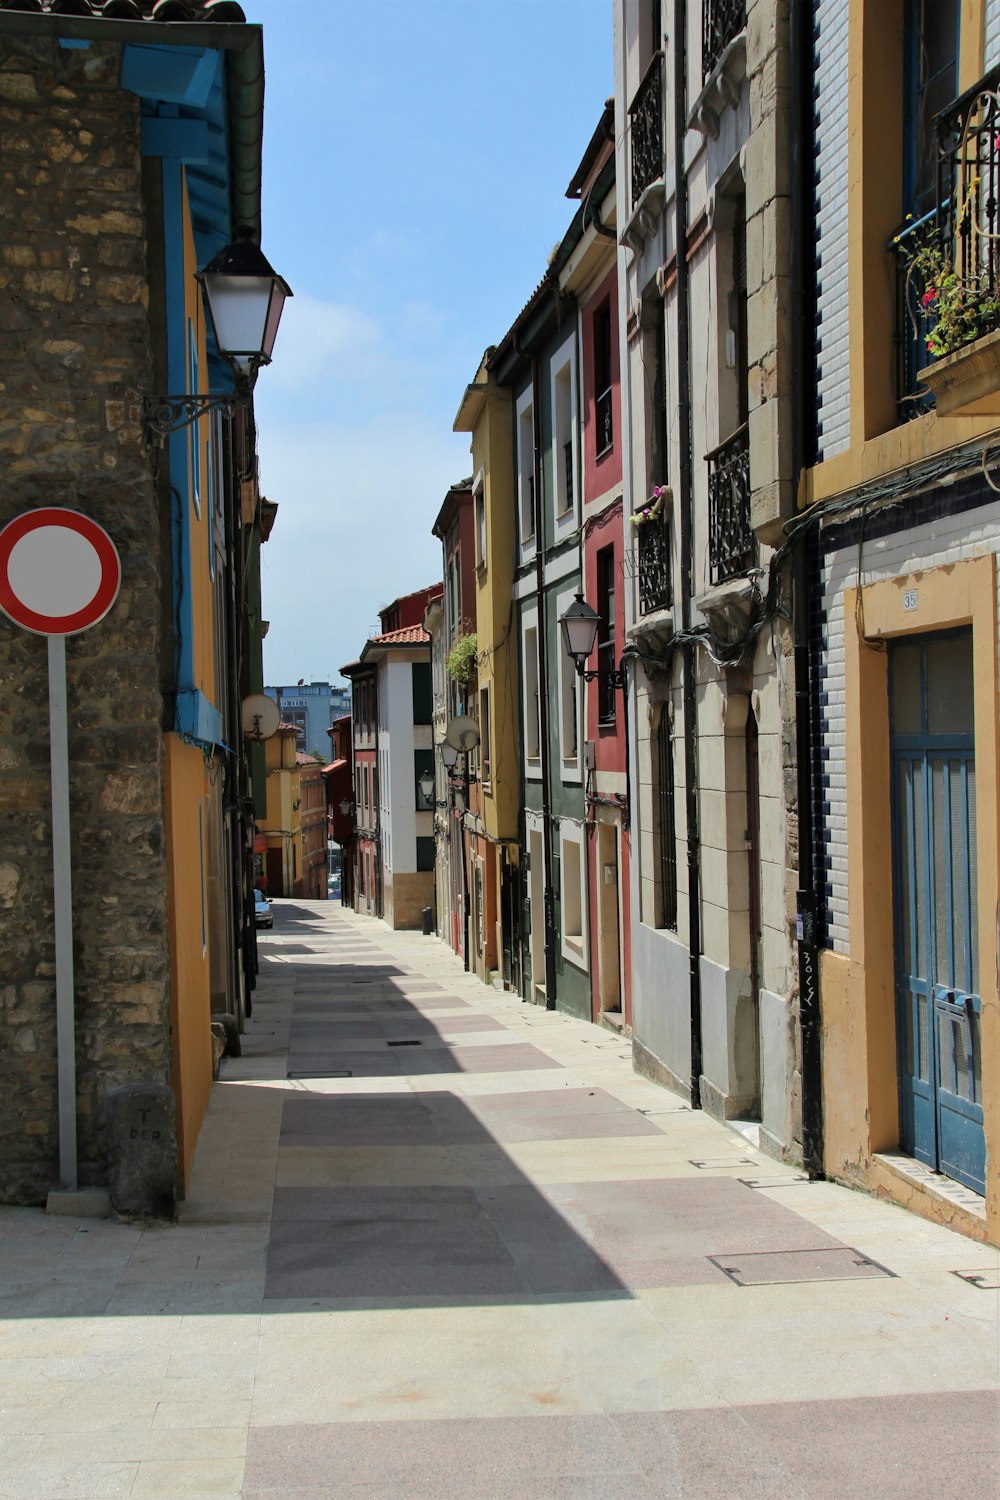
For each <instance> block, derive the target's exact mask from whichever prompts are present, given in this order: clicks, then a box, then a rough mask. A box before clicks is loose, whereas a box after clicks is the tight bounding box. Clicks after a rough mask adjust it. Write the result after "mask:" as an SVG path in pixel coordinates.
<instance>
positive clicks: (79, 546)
mask: <svg viewBox="0 0 1000 1500" xmlns="http://www.w3.org/2000/svg"><path fill="white" fill-rule="evenodd" d="M121 579H122V565H121V560H120V558H119V556H118V551H117V549H116V547H115V544H114V542H113V541H112V540H111V538H110V537H109V536H108V534H107V532H106V531H105V530H104V529H103V527H101V526H98V524H97V522H96V521H92V520H91V519H90V517H89V516H82V515H80V513H79V512H78V511H75V510H63V509H62V508H61V507H59V506H55V505H47V506H42V507H41V508H40V509H38V510H29V511H25V512H24V514H23V515H20V516H16V517H15V518H14V520H13V521H9V522H8V523H7V525H6V526H5V527H4V528H3V530H2V531H0V609H2V610H3V612H4V614H5V615H7V617H8V618H9V619H11V620H13V621H14V624H15V625H20V626H21V627H22V629H24V630H31V631H33V632H34V633H35V634H36V635H76V634H78V633H79V632H80V631H82V630H89V629H90V627H91V625H96V624H97V622H98V621H99V620H103V619H104V616H105V615H106V614H107V612H108V610H109V609H110V608H111V606H112V604H114V602H115V600H116V599H117V597H118V589H119V587H120V586H121Z"/></svg>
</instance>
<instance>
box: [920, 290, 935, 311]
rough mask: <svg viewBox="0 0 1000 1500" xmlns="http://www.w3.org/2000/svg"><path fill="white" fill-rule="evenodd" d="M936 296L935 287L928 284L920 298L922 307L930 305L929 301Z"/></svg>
mask: <svg viewBox="0 0 1000 1500" xmlns="http://www.w3.org/2000/svg"><path fill="white" fill-rule="evenodd" d="M936 296H937V289H936V288H935V287H932V286H929V287H928V288H927V290H926V292H925V293H924V295H923V296H922V297H921V299H920V301H921V305H922V306H924V307H930V305H931V303H932V302H933V301H934V299H935V297H936Z"/></svg>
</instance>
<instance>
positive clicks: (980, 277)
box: [893, 178, 1000, 359]
mask: <svg viewBox="0 0 1000 1500" xmlns="http://www.w3.org/2000/svg"><path fill="white" fill-rule="evenodd" d="M978 181H979V179H978V178H973V180H972V182H971V183H970V186H969V191H968V193H967V194H966V197H965V200H964V202H962V203H961V204H960V205H959V211H958V216H957V220H956V224H955V229H954V235H953V241H952V243H949V244H945V243H944V242H943V240H942V239H941V236H940V233H939V232H938V231H937V228H936V226H935V225H933V224H931V225H929V226H928V227H927V229H926V230H925V231H924V233H923V234H915V235H914V236H913V238H912V239H909V238H907V237H906V236H905V233H904V234H903V235H896V237H895V239H894V241H893V244H894V245H895V246H896V247H898V251H899V254H900V255H901V256H902V258H903V263H904V265H905V266H906V308H907V311H908V312H909V315H910V319H911V321H912V323H913V326H914V328H915V329H916V330H917V332H918V334H919V335H920V336H922V337H923V340H924V346H925V348H926V350H927V352H928V354H931V355H933V356H934V358H935V359H941V358H943V356H944V355H946V354H953V353H954V352H955V350H956V349H961V348H963V347H964V346H965V345H966V344H971V343H972V342H973V341H974V340H975V339H978V338H982V336H983V334H985V333H990V332H992V330H993V329H995V328H997V327H1000V292H998V290H997V286H996V284H995V282H996V279H995V277H994V275H993V267H992V265H991V260H990V257H989V256H988V255H984V256H982V257H979V256H975V257H973V258H972V262H973V269H972V270H971V271H970V272H968V273H967V274H964V275H963V274H960V272H959V271H958V270H957V269H956V266H955V261H954V259H953V256H952V249H953V244H954V242H956V241H957V240H958V239H959V236H960V231H961V227H962V225H963V223H964V222H965V220H966V218H967V217H968V216H969V209H970V204H971V201H972V197H973V193H974V190H975V188H976V186H977V185H978ZM908 217H909V216H908ZM971 227H972V231H973V234H974V235H975V236H976V237H978V238H981V239H985V240H991V239H992V238H993V236H992V235H987V234H985V233H984V232H983V231H982V230H981V229H980V228H979V226H978V225H976V224H975V222H974V221H971ZM918 304H919V308H920V312H919V313H916V312H915V311H914V309H915V308H916V306H917V305H918ZM921 323H924V325H925V326H924V327H923V328H922V327H921Z"/></svg>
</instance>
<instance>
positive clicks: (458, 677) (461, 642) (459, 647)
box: [444, 630, 479, 687]
mask: <svg viewBox="0 0 1000 1500" xmlns="http://www.w3.org/2000/svg"><path fill="white" fill-rule="evenodd" d="M478 666H479V646H478V642H477V640H476V632H475V631H474V630H470V631H467V632H466V634H465V635H460V636H459V638H458V640H457V641H456V642H455V644H454V645H453V646H452V648H451V650H450V651H449V652H448V655H447V656H446V657H445V659H444V669H445V671H446V672H447V673H448V676H449V677H450V678H451V679H452V681H453V682H457V683H458V684H459V685H460V686H461V687H465V686H466V685H467V684H468V683H470V682H471V681H472V679H473V677H475V675H476V671H477V669H478Z"/></svg>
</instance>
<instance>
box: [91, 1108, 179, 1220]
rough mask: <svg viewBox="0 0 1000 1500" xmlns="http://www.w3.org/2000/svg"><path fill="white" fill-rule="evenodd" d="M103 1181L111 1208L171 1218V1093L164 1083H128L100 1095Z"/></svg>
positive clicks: (173, 1152)
mask: <svg viewBox="0 0 1000 1500" xmlns="http://www.w3.org/2000/svg"><path fill="white" fill-rule="evenodd" d="M105 1109H106V1115H107V1143H108V1187H109V1190H110V1193H111V1204H112V1207H113V1208H114V1211H115V1213H116V1214H121V1215H124V1216H126V1217H130V1218H131V1217H136V1218H154V1219H172V1218H173V1215H174V1174H175V1171H176V1155H177V1147H176V1138H175V1133H174V1096H173V1091H172V1090H171V1089H169V1088H168V1087H167V1086H166V1085H165V1084H155V1083H154V1084H149V1083H129V1084H125V1085H124V1086H123V1087H122V1088H117V1089H111V1090H110V1091H109V1092H108V1093H107V1095H106V1096H105Z"/></svg>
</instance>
